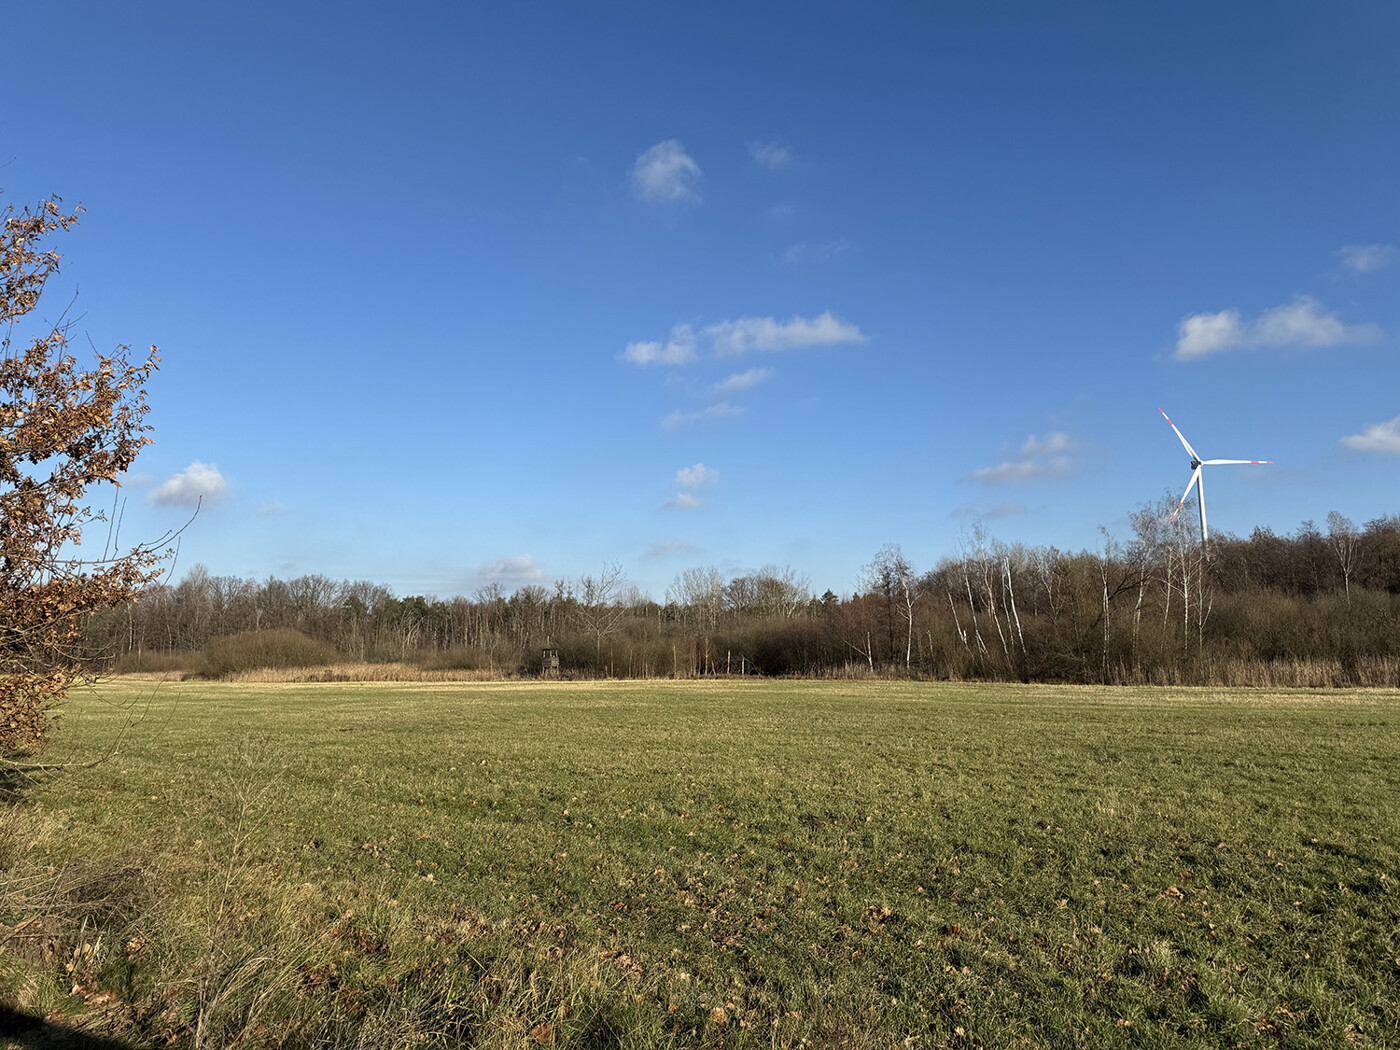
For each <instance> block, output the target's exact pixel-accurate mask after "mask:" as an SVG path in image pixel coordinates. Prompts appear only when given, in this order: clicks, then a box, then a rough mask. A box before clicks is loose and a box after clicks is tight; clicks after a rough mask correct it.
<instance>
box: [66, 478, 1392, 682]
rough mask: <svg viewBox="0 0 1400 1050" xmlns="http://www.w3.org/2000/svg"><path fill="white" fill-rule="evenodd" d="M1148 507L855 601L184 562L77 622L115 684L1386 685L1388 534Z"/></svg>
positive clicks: (769, 589)
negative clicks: (249, 662)
mask: <svg viewBox="0 0 1400 1050" xmlns="http://www.w3.org/2000/svg"><path fill="white" fill-rule="evenodd" d="M1174 503H1175V501H1174V500H1172V499H1170V498H1169V497H1166V498H1164V499H1163V500H1162V501H1160V502H1159V503H1157V504H1155V505H1144V506H1142V507H1140V508H1139V509H1138V510H1137V511H1136V512H1135V513H1134V514H1132V515H1131V516H1130V522H1131V528H1132V534H1131V536H1128V537H1125V538H1123V539H1118V538H1115V537H1113V536H1111V535H1110V534H1109V533H1108V532H1107V531H1106V530H1101V543H1100V544H1098V545H1096V546H1095V547H1094V548H1093V549H1089V550H1081V551H1077V552H1072V551H1062V550H1060V549H1059V548H1057V547H1054V546H1027V545H1025V544H1021V543H1005V542H1002V541H1000V540H998V539H996V538H994V537H992V536H991V535H989V534H988V533H987V531H986V530H985V528H983V527H982V526H981V525H980V524H979V525H975V526H974V527H973V528H972V529H971V530H970V532H969V533H968V534H967V535H966V536H965V538H964V540H963V542H962V544H961V547H960V549H959V550H957V551H956V552H953V553H951V554H949V555H948V556H945V557H943V558H942V559H940V560H939V561H938V562H937V563H936V564H935V565H933V566H932V567H929V568H925V569H918V568H916V567H915V566H913V565H912V564H910V562H909V561H908V559H907V558H906V557H905V556H904V554H903V552H902V550H901V548H900V547H899V546H898V545H894V544H891V545H888V546H886V547H884V548H882V549H881V550H879V551H877V552H876V553H875V554H874V556H873V557H872V559H871V561H870V562H869V564H867V565H866V566H865V567H864V569H863V572H862V577H861V583H860V585H859V587H858V588H857V590H856V591H855V593H853V594H850V595H837V594H835V593H833V592H832V591H830V590H827V591H825V592H824V593H822V594H820V595H818V594H815V593H814V592H813V590H812V588H811V586H810V584H809V582H808V580H807V578H806V577H805V576H803V575H801V574H800V573H798V572H796V571H795V570H793V569H791V568H778V567H775V566H767V567H764V568H763V569H760V570H758V571H757V572H752V573H744V574H739V575H726V574H724V573H722V572H721V571H720V570H719V569H717V568H714V567H696V568H691V569H687V570H686V571H685V572H683V573H681V574H680V575H679V576H677V577H676V579H675V581H674V582H673V583H672V584H671V585H670V586H669V587H668V588H667V590H666V593H665V594H664V596H662V597H661V598H660V599H659V600H658V599H656V598H653V597H652V596H650V595H647V594H644V593H642V592H641V591H639V590H638V589H637V588H636V587H633V586H631V585H629V583H628V581H627V579H626V575H625V573H624V571H623V569H622V567H621V566H619V565H617V564H615V563H609V564H606V565H604V566H603V567H602V569H601V571H600V572H598V573H597V574H593V575H586V576H583V577H580V578H577V579H571V580H557V581H555V582H554V584H553V585H552V586H551V587H543V586H524V587H520V588H518V589H516V590H515V591H513V592H511V593H509V594H507V593H505V591H504V590H503V589H502V588H500V587H499V586H495V585H493V586H489V587H486V588H483V589H481V590H479V591H477V592H476V593H474V594H472V595H470V596H457V597H452V598H437V597H432V596H424V595H410V596H407V597H397V596H395V595H394V594H393V593H392V592H391V591H390V590H389V589H388V588H387V587H384V586H382V585H379V584H375V583H372V582H368V581H363V580H360V581H335V580H331V579H328V578H326V577H324V576H319V575H310V576H300V577H297V578H295V579H289V580H282V579H277V578H269V579H266V580H262V581H258V580H252V579H243V578H239V577H229V576H214V575H211V574H210V573H209V572H208V571H207V570H205V569H204V568H203V567H201V566H196V567H195V568H194V569H192V570H191V571H189V572H188V573H186V574H185V576H184V577H183V578H182V579H181V580H180V581H179V582H178V583H175V584H173V585H172V584H163V585H155V586H148V587H147V588H146V590H145V591H144V593H143V594H142V595H141V596H140V597H139V598H138V599H137V600H134V601H129V602H125V603H122V604H120V605H118V606H116V607H114V608H111V609H107V610H102V611H99V612H97V613H95V614H94V615H93V616H91V617H90V618H89V619H88V621H87V623H86V632H87V641H88V648H89V649H90V650H91V651H93V652H101V653H104V654H106V655H107V656H108V657H115V659H116V661H117V666H118V667H119V668H122V669H127V670H140V669H158V668H176V667H184V668H197V667H198V660H197V656H198V654H200V653H201V652H204V651H206V650H208V649H209V647H210V646H211V645H212V644H213V643H215V641H216V640H220V639H224V640H227V639H229V638H239V637H248V636H251V637H256V636H258V635H259V634H260V633H261V632H270V631H283V632H286V631H293V632H298V633H299V635H302V636H305V637H307V638H309V639H312V640H314V641H316V642H317V643H319V644H320V646H321V648H319V649H316V650H314V651H315V652H317V653H319V654H322V655H324V654H327V653H329V654H332V655H333V657H334V658H335V659H339V660H344V661H352V662H363V663H377V662H397V663H407V664H413V665H417V666H419V667H425V668H435V669H444V670H450V669H464V670H466V669H470V670H479V671H484V672H487V673H495V674H501V675H530V674H538V673H540V672H541V669H542V656H543V653H544V652H545V650H546V649H553V650H555V651H557V652H558V654H559V658H560V666H561V672H562V673H563V674H566V675H572V676H617V677H698V676H707V675H721V674H728V675H740V674H742V675H808V676H831V675H853V674H865V675H872V674H877V675H908V676H915V677H932V678H953V679H995V680H1021V681H1027V682H1030V681H1045V682H1083V683H1100V682H1110V683H1162V684H1166V683H1183V684H1184V683H1220V684H1232V685H1238V684H1255V683H1257V684H1264V685H1329V684H1335V685H1344V684H1371V685H1381V684H1388V685H1397V684H1400V516H1389V517H1380V518H1376V519H1374V520H1372V521H1369V522H1367V523H1366V524H1365V525H1364V526H1363V527H1357V526H1356V525H1354V524H1353V523H1352V522H1350V521H1349V520H1347V519H1346V518H1344V517H1342V516H1341V515H1340V514H1337V513H1335V512H1334V513H1332V514H1330V515H1328V518H1327V522H1326V526H1325V529H1323V528H1318V527H1317V526H1316V525H1314V524H1313V523H1312V522H1304V523H1303V524H1302V525H1301V526H1299V527H1298V528H1297V529H1296V530H1295V531H1294V532H1292V533H1291V534H1287V535H1278V534H1275V533H1274V532H1272V531H1270V530H1268V529H1264V528H1260V529H1256V530H1255V531H1254V532H1253V533H1252V534H1251V535H1250V536H1249V537H1247V538H1240V537H1235V536H1229V535H1225V536H1223V537H1219V538H1212V540H1211V542H1210V544H1209V547H1208V548H1204V547H1202V545H1201V543H1200V541H1199V536H1198V535H1197V534H1196V533H1195V532H1194V531H1193V529H1192V527H1191V526H1190V524H1189V520H1190V519H1189V517H1188V515H1186V514H1184V513H1183V514H1181V515H1178V516H1177V517H1176V519H1175V520H1173V519H1171V517H1170V515H1169V512H1170V510H1171V509H1173V506H1174Z"/></svg>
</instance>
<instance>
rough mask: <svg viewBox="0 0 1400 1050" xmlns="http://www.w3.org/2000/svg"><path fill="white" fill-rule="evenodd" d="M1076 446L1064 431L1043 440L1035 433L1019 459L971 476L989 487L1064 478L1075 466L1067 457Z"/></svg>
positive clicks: (981, 469) (978, 471)
mask: <svg viewBox="0 0 1400 1050" xmlns="http://www.w3.org/2000/svg"><path fill="white" fill-rule="evenodd" d="M1073 447H1074V442H1073V441H1072V440H1071V439H1070V436H1069V435H1068V434H1066V433H1064V432H1063V431H1058V430H1057V431H1054V432H1053V433H1050V434H1046V435H1045V436H1044V437H1036V436H1035V435H1034V434H1032V435H1030V437H1028V438H1026V440H1025V442H1024V443H1023V444H1022V445H1021V449H1020V455H1019V458H1018V459H1011V460H1005V461H1003V462H1001V463H998V464H997V465H996V466H994V467H978V468H977V469H976V470H974V471H973V472H972V473H971V474H969V475H968V477H970V478H971V479H972V480H973V481H981V482H984V483H985V484H988V485H998V484H1001V483H1003V482H1012V483H1015V482H1021V481H1040V480H1044V479H1049V478H1063V477H1066V476H1068V475H1069V474H1070V473H1071V471H1072V470H1073V469H1074V463H1073V462H1072V461H1071V460H1070V458H1069V457H1068V456H1066V455H1064V453H1065V452H1068V451H1069V450H1070V449H1072V448H1073Z"/></svg>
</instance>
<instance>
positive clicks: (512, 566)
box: [471, 554, 546, 591]
mask: <svg viewBox="0 0 1400 1050" xmlns="http://www.w3.org/2000/svg"><path fill="white" fill-rule="evenodd" d="M471 578H472V583H473V585H474V586H477V587H487V586H490V585H491V584H493V583H496V584H500V586H501V588H502V589H503V590H507V591H514V590H517V589H518V588H521V587H529V586H532V585H535V584H541V583H544V582H545V579H546V577H545V573H544V570H543V569H541V568H540V567H539V566H538V565H537V564H536V563H535V558H534V556H533V555H531V554H517V555H513V556H510V557H505V558H497V559H496V560H495V561H488V562H483V563H482V564H481V565H478V566H477V567H476V568H475V569H474V570H473V571H472V574H471Z"/></svg>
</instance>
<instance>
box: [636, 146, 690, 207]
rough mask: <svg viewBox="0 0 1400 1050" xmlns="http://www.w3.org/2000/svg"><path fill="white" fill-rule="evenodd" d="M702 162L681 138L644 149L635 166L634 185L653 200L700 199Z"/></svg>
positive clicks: (645, 197)
mask: <svg viewBox="0 0 1400 1050" xmlns="http://www.w3.org/2000/svg"><path fill="white" fill-rule="evenodd" d="M701 177H702V176H701V173H700V165H699V164H697V163H695V158H694V157H692V156H691V155H690V154H689V153H687V152H686V151H685V147H684V146H683V145H681V143H680V140H678V139H666V140H665V141H664V142H658V143H657V144H656V145H655V146H652V147H651V148H650V149H648V150H644V151H643V152H642V153H641V154H639V155H638V157H637V162H636V163H635V164H633V165H632V188H633V189H634V190H635V191H636V193H637V196H638V197H640V198H641V199H642V200H644V201H649V202H651V203H657V204H665V203H671V202H682V203H684V202H689V203H695V204H698V203H699V202H700V191H699V189H698V188H697V187H698V186H699V184H700V180H701Z"/></svg>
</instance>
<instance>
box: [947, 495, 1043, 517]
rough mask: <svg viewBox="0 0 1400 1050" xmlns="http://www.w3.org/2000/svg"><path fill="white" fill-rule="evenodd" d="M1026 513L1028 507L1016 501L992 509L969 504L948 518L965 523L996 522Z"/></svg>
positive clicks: (998, 504)
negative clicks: (978, 521) (958, 519)
mask: <svg viewBox="0 0 1400 1050" xmlns="http://www.w3.org/2000/svg"><path fill="white" fill-rule="evenodd" d="M1024 513H1026V505H1025V504H1024V503H1017V502H1016V501H1015V500H1006V501H1004V502H1002V503H997V504H994V505H993V506H990V507H978V506H974V505H972V504H968V505H967V506H964V507H957V508H956V509H954V510H953V512H952V513H951V514H949V515H948V516H949V517H951V518H960V519H962V520H964V521H969V520H977V519H981V520H983V521H994V520H996V519H997V518H1011V517H1015V516H1016V515H1017V514H1024Z"/></svg>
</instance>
